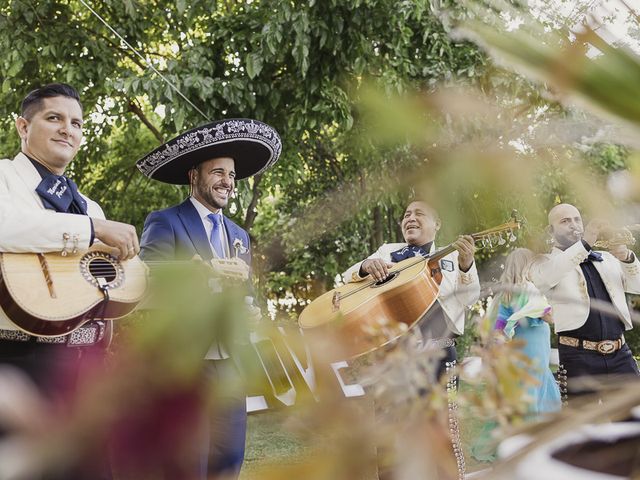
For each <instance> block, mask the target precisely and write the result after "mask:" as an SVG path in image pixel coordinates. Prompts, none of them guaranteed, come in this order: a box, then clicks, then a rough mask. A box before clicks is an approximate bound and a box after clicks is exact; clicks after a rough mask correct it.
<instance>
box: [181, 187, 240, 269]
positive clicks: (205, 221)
mask: <svg viewBox="0 0 640 480" xmlns="http://www.w3.org/2000/svg"><path fill="white" fill-rule="evenodd" d="M189 200H191V203H193V206H194V207H196V210H197V211H198V215H200V220H201V221H202V226H204V231H205V232H207V238H208V239H209V246H210V247H211V252H212V253H213V256H214V257H215V258H220V257H219V256H218V254H217V252H216V251H215V249H214V248H213V245H211V231H212V230H213V222H212V221H211V219H210V218H209V215H211V214H212V213H213V212H212V211H211V210H209V209H208V208H207V207H205V206H204V205H203V204H202V203H201V202H199V201H198V200H196V199H195V198H193V197H190V198H189ZM215 215H220V225H221V226H222V228H221V229H220V231H219V232H218V233H219V234H220V244H221V245H222V247H223V248H224V256H225V258H230V257H231V254H230V253H229V242H228V241H227V232H226V230H227V229H226V228H224V221H223V216H222V209H219V210H218V213H215Z"/></svg>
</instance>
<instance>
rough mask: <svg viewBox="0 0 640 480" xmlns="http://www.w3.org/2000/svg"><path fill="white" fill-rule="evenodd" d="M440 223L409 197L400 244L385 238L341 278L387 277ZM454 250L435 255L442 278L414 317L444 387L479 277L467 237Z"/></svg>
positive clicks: (425, 244) (429, 243)
mask: <svg viewBox="0 0 640 480" xmlns="http://www.w3.org/2000/svg"><path fill="white" fill-rule="evenodd" d="M440 226H441V222H440V218H439V216H438V214H437V212H436V211H435V210H434V209H433V208H432V207H431V206H429V205H428V204H427V203H426V202H424V201H421V200H416V201H413V202H411V203H410V204H409V205H408V206H407V208H406V210H405V212H404V216H403V218H402V223H401V227H402V236H403V237H404V239H405V242H406V243H385V244H383V245H382V246H381V247H380V248H379V249H378V250H377V251H376V252H375V253H374V254H373V255H371V256H370V257H369V258H367V259H366V260H364V261H362V262H358V263H356V264H355V265H353V266H352V267H351V268H349V269H348V270H347V271H346V272H345V273H344V274H343V277H344V279H345V281H346V282H360V281H363V280H365V279H367V278H370V277H373V279H375V280H376V281H382V280H384V279H385V278H386V277H387V276H388V269H389V268H390V267H392V266H393V263H397V262H400V261H402V260H406V259H408V258H412V257H416V256H427V255H430V254H432V253H434V252H435V251H436V246H435V242H434V240H435V236H436V233H437V232H438V230H440ZM453 245H454V246H455V248H456V250H455V251H454V252H452V253H450V254H449V255H447V256H445V257H443V258H442V259H441V260H440V269H441V272H442V281H441V284H440V291H439V294H438V297H437V300H436V301H435V302H434V304H433V306H432V307H431V308H430V309H429V311H428V312H427V313H426V315H425V316H424V317H423V318H422V319H421V320H420V322H419V328H420V331H421V332H422V335H423V345H424V348H425V349H443V354H444V355H443V358H442V360H441V361H440V364H439V367H438V372H437V375H438V378H440V377H441V376H442V375H444V374H446V375H448V376H449V381H448V383H447V388H448V389H455V388H456V382H457V379H456V377H455V375H453V374H452V369H453V367H455V364H456V360H457V354H456V348H455V337H456V336H458V335H462V333H463V332H464V320H465V309H466V307H468V306H470V305H473V304H474V303H475V302H476V301H477V300H478V298H479V296H480V281H479V279H478V271H477V269H476V265H475V262H474V253H475V243H474V240H473V238H472V237H471V236H468V235H467V236H460V237H458V239H457V240H456V241H455V242H454V244H453ZM453 410H454V409H453V408H451V409H450V410H449V412H450V414H451V417H450V428H451V440H452V444H453V449H454V453H455V457H456V463H457V466H458V473H459V475H460V477H461V478H462V477H463V476H464V471H465V463H464V456H463V453H462V449H461V447H460V434H459V428H458V422H457V417H456V416H455V414H454V413H453Z"/></svg>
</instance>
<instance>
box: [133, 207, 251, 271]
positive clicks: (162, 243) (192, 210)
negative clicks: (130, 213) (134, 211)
mask: <svg viewBox="0 0 640 480" xmlns="http://www.w3.org/2000/svg"><path fill="white" fill-rule="evenodd" d="M223 218H224V226H225V229H226V234H227V239H228V241H229V252H231V255H232V256H233V255H235V249H234V247H233V243H234V241H235V240H240V241H241V242H242V244H243V245H244V247H245V248H244V250H245V251H244V252H241V253H240V255H239V257H240V258H241V259H242V260H244V261H245V262H246V263H247V265H249V266H251V250H250V243H249V234H248V233H247V232H246V231H245V230H244V229H242V228H240V227H239V226H238V225H236V224H235V223H234V222H232V221H231V220H229V219H228V218H227V217H225V216H224V215H223ZM195 254H198V255H200V256H201V257H202V259H203V260H205V261H209V260H211V258H213V253H212V252H211V244H210V243H209V238H208V237H207V232H206V231H205V229H204V226H203V225H202V220H201V219H200V215H198V211H197V210H196V207H194V206H193V203H191V200H189V199H187V200H185V201H184V202H182V203H181V204H179V205H176V206H174V207H169V208H167V209H164V210H157V211H155V212H151V213H150V214H149V216H148V217H147V219H146V220H145V222H144V229H143V230H142V238H141V240H140V257H141V258H142V259H143V260H190V259H191V258H193V256H194V255H195Z"/></svg>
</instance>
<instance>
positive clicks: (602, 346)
mask: <svg viewBox="0 0 640 480" xmlns="http://www.w3.org/2000/svg"><path fill="white" fill-rule="evenodd" d="M617 344H618V341H617V340H603V341H601V342H598V344H597V345H596V349H597V350H598V353H601V354H603V355H606V354H607V353H612V352H615V350H616V347H617Z"/></svg>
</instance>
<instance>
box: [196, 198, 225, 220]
mask: <svg viewBox="0 0 640 480" xmlns="http://www.w3.org/2000/svg"><path fill="white" fill-rule="evenodd" d="M189 200H191V203H192V204H193V206H194V207H196V211H197V212H198V215H200V218H201V219H202V220H205V219H207V217H208V216H209V215H211V214H212V213H213V214H214V215H220V216H221V217H223V218H224V215H222V209H219V210H218V212H217V213H216V212H212V211H211V210H209V209H208V208H207V207H205V206H204V205H203V204H202V202H200V201H199V200H197V199H196V198H194V197H189ZM208 221H210V220H208Z"/></svg>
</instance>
